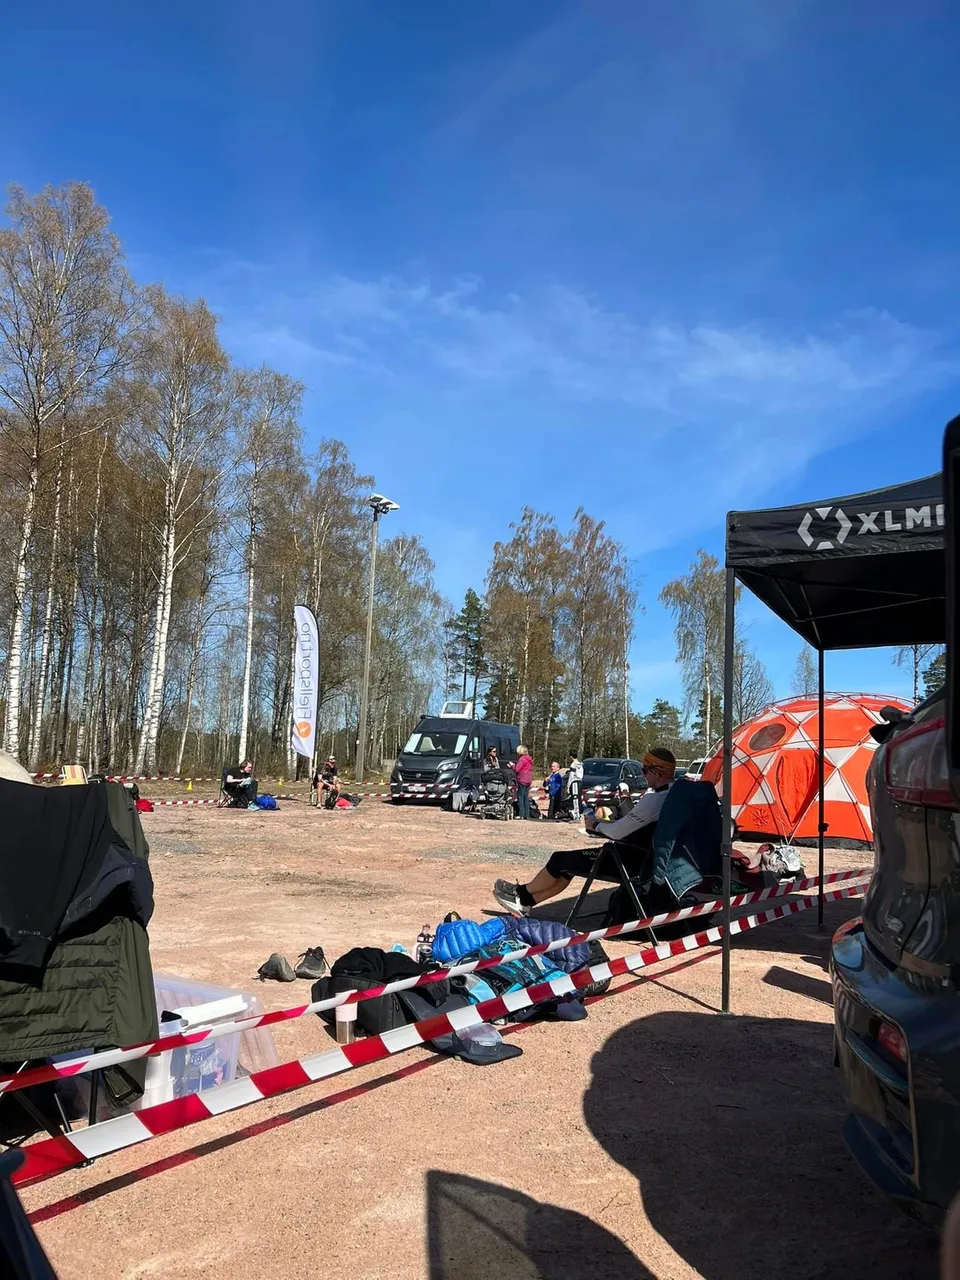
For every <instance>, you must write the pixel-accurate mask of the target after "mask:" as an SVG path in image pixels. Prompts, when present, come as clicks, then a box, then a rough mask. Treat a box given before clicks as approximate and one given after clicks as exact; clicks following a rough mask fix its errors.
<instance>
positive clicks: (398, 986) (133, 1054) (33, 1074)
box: [0, 870, 871, 1094]
mask: <svg viewBox="0 0 960 1280" xmlns="http://www.w3.org/2000/svg"><path fill="white" fill-rule="evenodd" d="M870 874H871V873H870V872H869V871H866V870H860V871H835V872H833V873H831V874H830V875H829V876H825V877H824V884H837V883H839V882H841V881H855V880H856V881H863V880H866V879H869V877H870ZM819 884H820V881H819V878H818V877H817V876H811V877H809V878H808V879H806V880H800V881H798V882H797V883H796V884H795V885H791V886H790V887H789V888H785V887H784V886H782V885H777V886H774V887H772V888H769V889H758V890H755V891H754V892H753V893H741V894H737V895H736V896H735V897H733V898H731V899H730V906H731V908H735V907H745V906H750V905H752V904H754V903H757V902H765V901H769V899H770V898H772V897H774V896H775V895H779V896H781V897H786V895H787V894H790V893H794V892H798V891H800V890H801V889H813V888H817V887H818V886H819ZM826 896H827V895H824V897H825V898H826ZM810 901H811V902H816V901H817V899H816V898H811V899H810ZM722 907H723V901H722V899H714V900H713V901H712V902H700V903H697V905H696V906H693V907H682V908H680V909H679V910H677V911H667V912H663V913H662V914H661V915H657V916H647V917H645V918H644V919H642V920H632V921H627V923H625V924H615V925H609V926H608V927H607V928H605V929H594V930H592V931H590V932H588V933H575V934H573V935H572V936H571V937H569V938H557V939H555V940H554V941H553V942H546V943H538V944H536V945H532V946H527V947H518V948H517V950H516V951H511V952H509V953H508V954H504V955H501V956H489V957H487V958H485V959H483V960H468V961H466V962H465V963H463V964H459V965H452V966H450V967H449V968H444V969H439V970H436V971H434V972H432V973H425V974H421V975H420V976H419V977H416V978H403V979H401V980H400V981H398V982H389V983H386V984H384V985H382V986H378V987H369V988H368V989H367V990H366V991H344V992H341V993H340V994H339V995H336V996H331V997H329V998H328V999H326V1000H314V1001H313V1002H312V1003H310V1004H302V1005H294V1006H293V1007H292V1008H289V1009H277V1010H274V1011H272V1012H270V1013H260V1014H254V1015H253V1016H252V1017H248V1018H238V1019H235V1020H234V1021H232V1022H224V1023H219V1024H217V1025H216V1026H204V1027H197V1028H196V1030H194V1031H189V1032H185V1033H184V1034H182V1035H175V1036H167V1037H166V1038H165V1039H163V1040H146V1041H144V1042H143V1043H142V1044H138V1045H131V1046H129V1047H128V1048H125V1049H104V1050H102V1051H101V1052H100V1053H93V1054H88V1055H87V1056H86V1057H83V1058H70V1059H67V1060H61V1061H60V1062H58V1063H51V1064H48V1065H45V1066H40V1067H31V1068H29V1069H27V1070H24V1071H20V1072H18V1073H17V1074H16V1075H9V1076H0V1094H2V1093H8V1092H13V1091H16V1090H18V1089H25V1088H27V1087H28V1086H29V1085H36V1084H45V1083H47V1082H48V1081H50V1080H60V1079H65V1078H67V1077H71V1076H77V1075H82V1074H83V1073H84V1072H87V1071H95V1070H98V1069H100V1068H103V1067H115V1066H117V1065H119V1064H120V1063H122V1062H134V1061H135V1060H136V1059H138V1058H149V1057H152V1056H153V1055H154V1054H156V1053H166V1052H167V1051H169V1050H171V1049H180V1048H184V1047H186V1046H188V1045H192V1046H196V1045H199V1044H203V1043H205V1042H206V1041H207V1040H215V1039H219V1037H221V1036H225V1035H234V1034H236V1033H237V1032H241V1031H253V1030H255V1028H257V1027H265V1026H273V1025H275V1024H277V1023H279V1022H291V1021H293V1020H294V1019H296V1018H303V1017H306V1015H307V1014H311V1013H322V1012H325V1011H328V1010H330V1009H335V1008H336V1007H337V1006H338V1005H343V1004H356V1003H359V1002H360V1001H361V1000H374V999H379V997H381V996H385V995H392V994H394V993H396V992H398V991H410V990H412V989H413V988H414V987H424V986H429V985H430V984H431V983H434V982H442V981H443V980H444V979H446V978H455V977H458V976H460V975H461V974H466V973H476V972H477V971H478V970H481V971H482V970H483V969H493V968H496V966H497V965H499V964H503V963H504V962H505V961H507V960H521V959H524V958H525V957H527V956H542V955H547V954H549V953H551V952H553V951H562V950H563V949H564V948H566V947H574V946H581V945H583V944H584V943H590V942H599V941H601V940H602V939H603V938H615V937H616V936H617V935H618V934H630V933H636V932H637V931H638V930H640V929H657V928H659V927H660V926H661V925H664V924H671V923H672V922H674V921H676V920H689V919H693V918H695V917H697V916H703V915H710V914H712V913H714V912H716V911H719V910H720V909H721V908H722ZM734 923H736V922H734Z"/></svg>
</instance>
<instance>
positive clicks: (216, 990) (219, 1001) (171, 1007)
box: [132, 973, 278, 1111]
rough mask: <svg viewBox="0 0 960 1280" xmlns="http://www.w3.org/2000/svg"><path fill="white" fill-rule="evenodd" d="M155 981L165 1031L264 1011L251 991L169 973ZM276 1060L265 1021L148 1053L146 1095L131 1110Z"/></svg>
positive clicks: (169, 1032) (174, 1032) (260, 1068)
mask: <svg viewBox="0 0 960 1280" xmlns="http://www.w3.org/2000/svg"><path fill="white" fill-rule="evenodd" d="M153 981H154V989H155V991H156V998H157V1013H158V1015H159V1017H160V1019H161V1022H160V1035H161V1037H162V1036H164V1035H177V1034H179V1033H180V1032H181V1031H184V1030H189V1029H190V1028H191V1027H198V1026H210V1025H216V1023H217V1022H233V1021H236V1020H237V1019H240V1018H246V1017H252V1016H254V1015H255V1014H258V1013H263V1011H264V1010H263V1005H262V1004H261V1002H260V1000H259V999H258V998H257V997H256V996H255V995H254V994H253V993H252V992H250V991H241V990H238V989H236V988H233V987H218V986H214V985H213V984H212V983H209V982H193V981H192V980H191V979H189V978H178V977H175V976H174V975H173V974H168V973H155V974H154V978H153ZM171 1014H172V1015H174V1017H173V1018H171V1017H170V1015H171ZM277 1060H278V1059H277V1050H276V1046H275V1045H274V1043H273V1036H272V1035H271V1034H270V1032H269V1030H267V1029H266V1028H262V1027H256V1028H254V1029H253V1030H252V1031H243V1032H240V1031H235V1032H234V1033H233V1034H232V1035H225V1036H217V1037H216V1038H215V1039H212V1040H208V1041H206V1042H205V1043H203V1044H200V1045H190V1046H187V1047H185V1048H180V1049H173V1050H171V1051H170V1052H169V1053H160V1054H157V1055H155V1056H154V1057H152V1058H150V1059H148V1063H147V1077H146V1084H145V1087H144V1093H143V1097H142V1098H141V1099H140V1101H139V1102H137V1103H134V1105H133V1107H132V1110H134V1111H141V1110H142V1109H143V1108H144V1107H152V1106H155V1105H156V1104H157V1103H159V1102H169V1101H170V1100H171V1099H173V1098H183V1097H186V1096H187V1095H188V1094H191V1093H199V1092H201V1091H202V1090H203V1089H210V1088H213V1087H214V1086H215V1085H218V1084H226V1083H228V1082H229V1081H231V1080H235V1079H236V1078H237V1076H245V1075H251V1074H252V1073H253V1072H255V1071H263V1070H264V1069H266V1068H267V1067H274V1066H276V1065H277Z"/></svg>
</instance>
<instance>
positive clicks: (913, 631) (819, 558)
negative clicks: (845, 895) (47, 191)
mask: <svg viewBox="0 0 960 1280" xmlns="http://www.w3.org/2000/svg"><path fill="white" fill-rule="evenodd" d="M738 581H739V582H741V583H742V584H743V585H744V586H746V587H749V588H750V590H751V591H752V592H753V593H754V595H756V596H757V597H758V598H759V599H760V600H762V601H763V602H764V604H766V605H767V606H768V607H769V608H770V609H772V610H773V612H774V613H776V614H777V615H778V616H779V617H780V618H782V619H783V621H784V622H786V623H787V625H788V626H790V627H792V628H793V630H794V631H796V632H797V633H798V634H799V635H801V636H802V637H803V638H804V639H805V640H806V641H808V643H809V644H811V645H812V646H813V648H815V649H816V650H817V655H818V664H817V666H818V690H819V704H820V715H819V724H820V741H819V744H818V747H819V750H818V756H819V775H820V776H819V793H820V816H819V823H818V826H819V874H820V877H821V888H820V893H819V898H820V901H819V911H818V917H819V921H820V923H821V924H822V923H823V887H822V880H823V846H824V834H825V827H824V821H823V813H824V810H823V748H824V743H823V694H824V653H825V652H826V651H827V650H830V649H864V648H870V647H874V646H880V645H906V644H935V643H939V642H941V641H943V640H944V639H945V638H946V611H945V600H944V586H945V581H946V579H945V574H944V514H943V479H942V476H941V474H940V473H937V474H936V475H932V476H927V477H925V478H924V479H922V480H913V481H911V482H909V483H907V484H901V485H894V486H893V487H891V488H889V489H876V490H874V491H872V492H868V493H857V494H852V495H850V496H848V497H844V498H825V499H822V500H820V501H818V502H815V503H810V504H809V505H806V506H799V507H776V508H773V509H770V510H766V511H733V512H731V513H730V514H729V515H728V517H727V539H726V626H725V651H724V671H723V832H724V847H723V898H724V907H723V923H724V934H723V992H722V1007H723V1011H724V1012H725V1013H726V1012H728V1011H729V1008H730V929H729V925H730V871H731V854H732V851H733V823H732V813H731V795H730V790H731V775H732V766H733V759H732V741H733V728H734V726H733V676H734V636H735V624H736V584H737V582H738Z"/></svg>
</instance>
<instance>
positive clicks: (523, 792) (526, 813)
mask: <svg viewBox="0 0 960 1280" xmlns="http://www.w3.org/2000/svg"><path fill="white" fill-rule="evenodd" d="M513 769H514V773H516V775H517V810H518V812H519V814H520V817H521V818H529V817H530V783H531V782H532V781H533V756H532V755H531V754H530V752H529V751H528V750H527V748H526V747H524V746H519V747H517V763H516V764H515V765H514V766H513Z"/></svg>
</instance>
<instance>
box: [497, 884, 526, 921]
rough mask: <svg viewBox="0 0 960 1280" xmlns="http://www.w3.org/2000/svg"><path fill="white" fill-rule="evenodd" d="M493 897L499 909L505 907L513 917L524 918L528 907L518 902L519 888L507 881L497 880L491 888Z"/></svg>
mask: <svg viewBox="0 0 960 1280" xmlns="http://www.w3.org/2000/svg"><path fill="white" fill-rule="evenodd" d="M493 896H494V897H495V898H496V900H497V902H499V903H500V905H501V907H506V909H507V910H508V911H510V912H512V913H513V914H514V915H515V916H525V915H526V914H527V912H528V911H529V907H525V906H524V905H523V903H522V902H521V901H520V886H519V885H518V884H513V883H511V881H509V880H498V881H497V882H496V884H495V885H494V886H493Z"/></svg>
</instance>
